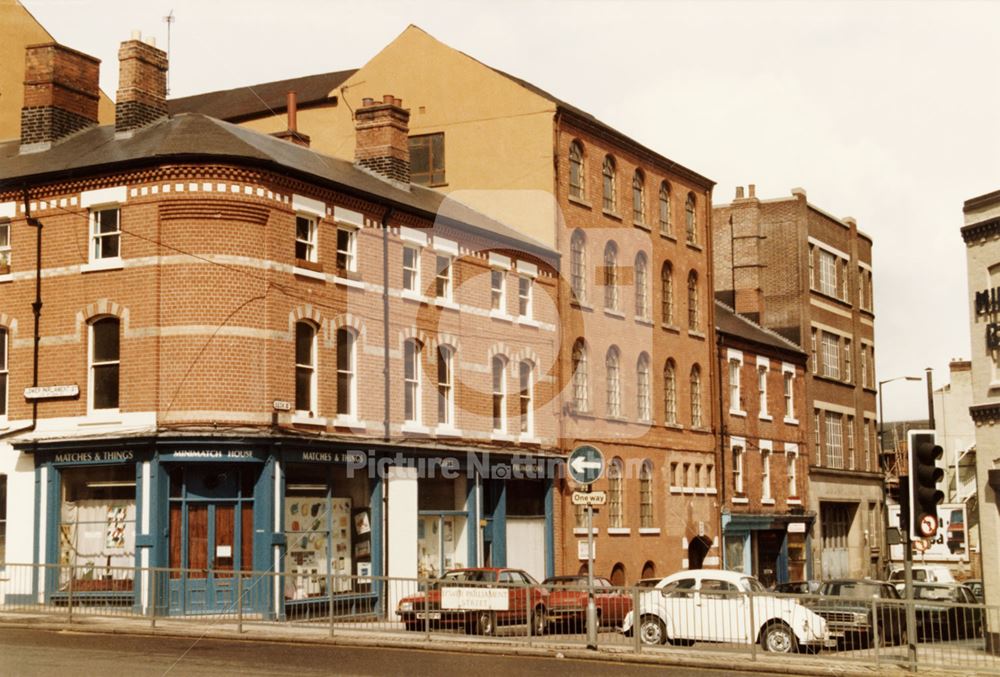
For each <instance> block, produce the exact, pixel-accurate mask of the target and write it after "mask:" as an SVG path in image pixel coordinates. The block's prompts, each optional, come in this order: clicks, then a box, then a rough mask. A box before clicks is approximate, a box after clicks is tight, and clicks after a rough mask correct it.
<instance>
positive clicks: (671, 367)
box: [663, 360, 677, 425]
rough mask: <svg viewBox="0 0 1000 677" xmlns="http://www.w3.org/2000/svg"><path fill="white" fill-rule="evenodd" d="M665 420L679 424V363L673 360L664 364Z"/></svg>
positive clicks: (672, 423)
mask: <svg viewBox="0 0 1000 677" xmlns="http://www.w3.org/2000/svg"><path fill="white" fill-rule="evenodd" d="M663 422H664V423H666V424H669V425H676V424H677V363H676V362H674V361H673V360H667V362H666V363H665V364H664V365H663Z"/></svg>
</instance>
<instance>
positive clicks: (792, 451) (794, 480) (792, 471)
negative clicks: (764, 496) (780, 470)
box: [785, 442, 799, 500]
mask: <svg viewBox="0 0 1000 677" xmlns="http://www.w3.org/2000/svg"><path fill="white" fill-rule="evenodd" d="M785 460H786V465H785V473H786V477H787V479H788V487H787V491H788V499H790V500H794V499H797V498H798V497H799V468H798V460H799V447H798V445H797V444H793V443H791V442H786V443H785Z"/></svg>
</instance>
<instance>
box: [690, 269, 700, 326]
mask: <svg viewBox="0 0 1000 677" xmlns="http://www.w3.org/2000/svg"><path fill="white" fill-rule="evenodd" d="M698 310H699V309H698V273H697V272H695V271H693V270H692V271H691V272H690V273H688V329H693V330H695V331H697V330H699V329H701V314H700V313H699V312H698Z"/></svg>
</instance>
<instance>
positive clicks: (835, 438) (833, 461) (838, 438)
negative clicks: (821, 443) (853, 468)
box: [823, 411, 844, 470]
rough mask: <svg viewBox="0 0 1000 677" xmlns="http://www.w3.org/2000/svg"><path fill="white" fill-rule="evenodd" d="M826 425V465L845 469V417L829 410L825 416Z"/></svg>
mask: <svg viewBox="0 0 1000 677" xmlns="http://www.w3.org/2000/svg"><path fill="white" fill-rule="evenodd" d="M823 423H824V425H825V426H826V467H828V468H834V469H837V470H843V469H844V417H843V415H842V414H839V413H837V412H833V411H828V412H826V414H825V416H824V417H823Z"/></svg>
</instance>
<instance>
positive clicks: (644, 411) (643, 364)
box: [635, 353, 652, 421]
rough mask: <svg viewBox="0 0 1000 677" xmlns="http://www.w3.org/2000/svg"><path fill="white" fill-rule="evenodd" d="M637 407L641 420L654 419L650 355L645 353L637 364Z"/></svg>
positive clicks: (637, 413)
mask: <svg viewBox="0 0 1000 677" xmlns="http://www.w3.org/2000/svg"><path fill="white" fill-rule="evenodd" d="M635 399H636V402H635V409H636V416H637V417H638V419H639V420H640V421H649V420H650V419H652V412H651V411H650V405H649V355H647V354H646V353H643V354H642V355H640V356H639V361H638V362H636V366H635Z"/></svg>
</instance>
